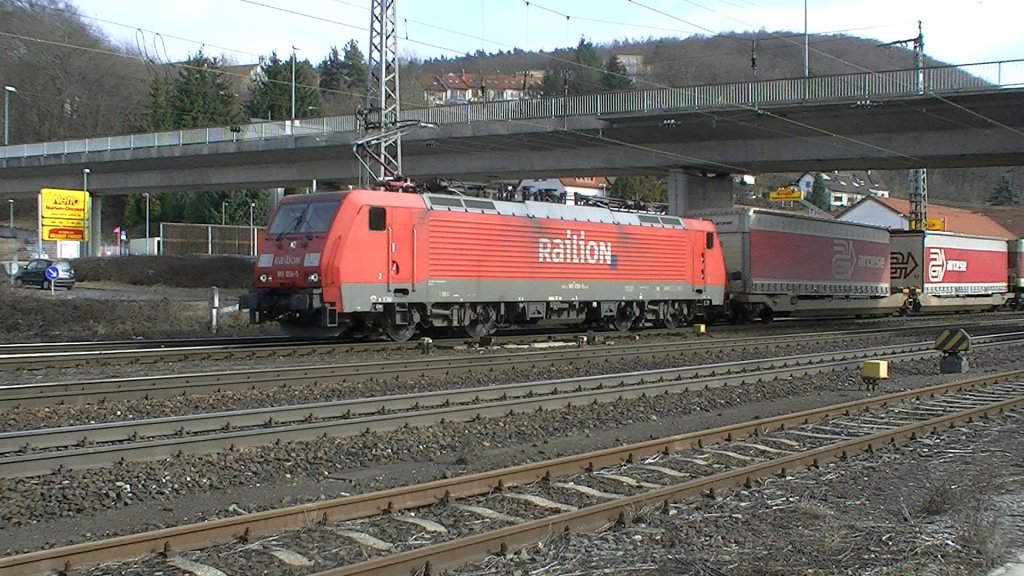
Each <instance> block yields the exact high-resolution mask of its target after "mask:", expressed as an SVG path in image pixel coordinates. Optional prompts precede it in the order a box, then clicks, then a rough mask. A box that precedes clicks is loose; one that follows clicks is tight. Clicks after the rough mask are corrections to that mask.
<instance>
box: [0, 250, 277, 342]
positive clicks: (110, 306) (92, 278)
mask: <svg viewBox="0 0 1024 576" xmlns="http://www.w3.org/2000/svg"><path fill="white" fill-rule="evenodd" d="M74 265H75V270H76V273H77V276H78V279H79V285H78V286H76V287H75V289H74V290H72V291H66V290H57V291H56V292H55V293H54V294H53V295H52V296H51V295H50V293H49V292H48V291H45V290H36V289H32V288H21V289H18V288H14V287H12V286H11V285H10V283H8V282H6V281H4V282H2V283H0V341H3V342H47V341H68V340H71V341H92V340H129V339H138V338H145V339H159V338H185V337H202V336H210V335H211V333H210V311H209V305H208V303H207V298H208V292H209V288H210V287H211V286H217V287H218V288H220V289H221V305H222V306H226V305H230V304H232V303H235V302H237V297H238V295H239V294H240V293H242V292H244V291H245V289H246V288H247V287H248V286H249V282H250V280H249V278H250V276H249V275H250V273H251V270H252V264H251V262H250V261H248V260H246V259H243V258H229V257H218V258H184V257H163V256H161V257H155V256H154V257H133V258H105V259H100V258H86V259H81V260H75V262H74ZM219 328H220V329H219V330H218V333H219V334H220V335H260V334H267V333H270V332H272V331H274V328H273V327H263V328H261V329H257V328H255V327H251V326H249V325H248V316H247V315H245V314H240V313H227V314H223V315H222V316H221V319H220V326H219Z"/></svg>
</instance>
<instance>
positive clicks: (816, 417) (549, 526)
mask: <svg viewBox="0 0 1024 576" xmlns="http://www.w3.org/2000/svg"><path fill="white" fill-rule="evenodd" d="M1022 376H1024V370H1017V371H1013V372H1007V373H1003V374H996V375H991V376H986V377H983V378H977V379H972V380H965V381H960V382H954V383H947V384H939V385H935V386H930V387H925V388H919V389H914V390H906V391H901V392H895V393H892V394H887V395H883V396H878V397H873V398H867V399H862V400H855V401H851V402H845V403H842V404H837V405H833V406H828V407H824V408H816V409H811V410H805V411H802V412H797V413H793V414H787V415H782V416H775V417H770V418H765V419H761V420H754V421H750V422H745V423H741V424H735V425H729V426H722V427H718V428H714V429H711V430H706V431H700V432H691V433H687V434H681V435H677V436H672V437H668V438H662V439H658V440H649V441H646V442H640V443H637V444H631V445H628V446H621V447H616V448H609V449H605V450H600V451H596V452H591V453H587V454H581V455H574V456H567V457H563V458H558V459H554V460H548V461H543V462H534V463H530V464H525V465H522V466H515V467H511V468H504V469H500V470H494V471H489V472H482V473H478V474H472V475H468V476H462V477H458V478H453V479H446V480H437V481H433V482H427V483H424V484H419V485H415V486H407V487H401V488H393V489H389V490H384V491H380V492H374V493H369V494H361V495H356V496H349V497H345V498H339V499H335V500H328V501H323V502H316V503H311V504H304V505H300V506H292V507H288V508H283V509H279V510H270V511H266V512H259V513H255V514H247V515H243V516H237V517H231V518H223V519H217V520H211V521H208V522H203V523H200V524H191V525H186V526H178V527H173V528H165V529H161V530H156V531H151V532H146V533H143V534H133V535H129V536H122V537H117V538H112V539H108V540H100V541H94V542H86V543H80V544H75V545H71V546H65V547H61V548H54V549H49V550H42V551H37V552H31V553H28V554H22V555H18V556H10V557H6V558H0V576H29V575H36V574H42V573H46V572H48V571H64V572H73V571H74V570H75V569H76V568H80V567H83V566H86V565H97V564H104V563H107V562H111V561H115V560H121V559H125V558H138V557H144V556H147V555H151V554H159V553H166V554H173V553H175V552H181V551H186V550H193V549H198V548H203V547H207V546H211V545H216V544H222V543H227V542H231V541H234V540H238V539H242V540H244V541H252V540H253V539H255V538H259V537H261V536H263V535H267V534H272V533H275V532H281V531H285V530H294V529H299V528H303V527H306V526H309V525H310V524H311V523H324V524H326V523H329V522H340V521H345V520H354V519H358V518H365V517H368V516H372V515H376V514H380V513H383V512H397V511H401V510H406V509H411V508H418V507H423V506H429V505H432V504H435V503H437V502H439V501H447V500H450V499H457V498H467V497H472V496H478V495H481V494H486V493H488V492H491V491H493V490H501V489H504V488H506V487H509V486H516V485H525V484H530V483H532V482H536V481H538V480H541V479H543V478H545V477H553V476H565V475H570V474H576V473H581V472H585V471H587V470H594V469H597V468H603V467H608V466H614V465H619V464H622V463H624V462H633V461H637V460H640V459H643V458H646V457H649V456H652V455H655V454H659V453H665V454H669V453H672V452H678V451H680V450H685V449H689V448H692V447H699V446H704V445H709V444H714V443H718V442H722V441H728V440H732V439H735V438H743V437H747V436H753V435H759V434H763V433H765V432H767V431H770V430H782V429H786V428H790V427H794V426H799V425H801V424H806V423H809V422H817V421H820V420H822V419H825V418H828V417H831V416H836V415H843V414H850V413H853V412H859V411H864V410H869V409H872V408H877V407H883V406H889V405H892V404H897V403H901V402H907V401H910V400H913V399H917V398H925V397H931V396H936V395H941V394H948V393H954V392H959V391H966V390H973V389H978V388H984V387H987V386H992V385H995V384H998V383H1001V382H1005V381H1008V380H1019V379H1020V378H1021V377H1022ZM1021 405H1024V397H1014V398H1012V399H1006V400H999V401H997V402H994V403H991V404H988V405H985V406H981V407H977V408H971V409H968V410H965V411H961V412H957V413H954V414H951V415H946V416H942V417H937V418H932V419H930V420H927V421H920V422H915V423H912V424H908V425H905V426H901V427H898V428H894V429H892V430H888V431H883V432H878V433H875V434H870V435H866V436H862V437H858V438H855V439H852V440H844V441H841V442H837V443H835V444H833V445H830V446H824V447H819V448H814V449H811V450H808V451H805V452H799V453H795V454H791V455H787V456H784V457H782V458H778V459H774V460H769V461H766V462H763V463H759V464H753V465H749V466H746V467H740V468H736V469H734V470H732V471H729V472H723V473H720V474H716V475H713V476H708V477H704V478H701V479H697V480H693V481H688V482H685V483H682V484H678V485H674V486H669V487H665V488H661V489H657V490H655V491H652V492H648V493H645V494H641V495H637V496H633V497H628V498H624V499H621V500H617V501H615V502H612V503H606V504H599V505H597V506H593V507H588V508H585V509H581V510H579V511H576V512H571V513H566V514H560V515H557V516H551V517H548V518H545V519H541V520H537V521H533V522H529V523H526V524H522V525H517V526H512V527H509V528H504V529H499V530H496V531H493V532H488V533H485V534H481V535H477V536H472V537H469V538H466V539H461V540H454V541H450V542H445V543H442V544H437V545H433V546H428V547H425V548H422V549H418V550H414V551H410V552H403V553H400V554H397V555H394V556H391V557H387V558H382V559H378V560H372V561H369V562H364V563H361V564H358V565H354V566H345V567H340V568H336V569H332V570H328V571H324V572H320V573H318V574H316V575H310V576H343V575H344V576H355V575H361V574H375V575H381V576H390V575H403V576H404V575H407V574H409V573H414V572H416V571H420V570H424V569H426V570H428V571H430V573H433V572H434V571H436V570H439V569H444V568H447V567H454V566H456V565H461V564H464V563H466V562H467V561H469V560H470V559H471V558H474V557H480V556H482V555H486V554H492V553H497V552H499V551H501V550H503V549H510V548H515V547H517V546H521V545H524V544H526V543H529V542H532V541H536V540H537V539H541V538H543V537H545V536H547V535H549V534H551V533H555V532H557V531H561V530H563V529H566V528H572V529H587V528H594V527H597V526H601V525H605V524H607V523H609V522H614V521H616V520H617V519H618V517H619V514H620V513H621V512H622V511H624V510H627V509H629V508H637V507H640V506H645V505H654V504H661V503H667V502H671V501H675V500H679V499H682V498H684V497H687V496H689V495H693V494H701V493H705V494H709V495H714V491H715V490H718V489H722V488H727V487H732V486H736V485H739V484H742V483H745V482H750V481H752V480H753V479H755V478H758V477H763V476H767V475H771V474H779V473H783V474H784V473H785V472H786V471H788V470H793V469H796V468H798V467H800V466H814V465H820V464H821V463H822V462H824V461H826V460H828V459H830V458H835V457H847V456H850V455H851V454H854V453H857V452H860V451H870V450H872V449H874V448H875V447H881V446H883V445H885V444H887V443H890V442H894V441H895V440H897V439H906V438H913V437H915V436H916V435H917V434H923V433H928V432H932V431H935V430H938V429H940V428H941V427H944V426H949V425H952V424H955V423H959V422H964V421H970V420H971V419H974V418H980V417H983V416H986V415H990V414H993V413H999V412H1003V411H1005V410H1009V409H1013V408H1017V407H1019V406H1021Z"/></svg>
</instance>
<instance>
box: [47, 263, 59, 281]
mask: <svg viewBox="0 0 1024 576" xmlns="http://www.w3.org/2000/svg"><path fill="white" fill-rule="evenodd" d="M59 276H60V270H57V267H56V266H47V267H46V279H47V280H56V279H57V278H58V277H59Z"/></svg>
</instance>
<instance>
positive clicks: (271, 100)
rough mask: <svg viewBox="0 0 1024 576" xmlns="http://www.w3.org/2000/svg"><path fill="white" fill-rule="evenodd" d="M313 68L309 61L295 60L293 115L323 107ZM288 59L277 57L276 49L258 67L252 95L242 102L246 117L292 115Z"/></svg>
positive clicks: (308, 114) (283, 117)
mask: <svg viewBox="0 0 1024 576" xmlns="http://www.w3.org/2000/svg"><path fill="white" fill-rule="evenodd" d="M317 85H318V82H317V81H316V71H315V70H314V69H313V66H312V65H311V64H310V63H309V60H302V61H301V62H295V85H294V88H295V117H296V118H310V117H314V116H318V115H320V110H321V108H322V107H323V106H322V104H321V102H320V92H319V91H318V90H317V89H315V88H313V86H317ZM292 87H293V86H292V60H291V59H288V60H281V59H280V58H278V57H277V52H272V53H271V54H270V58H268V59H267V60H266V61H264V63H263V65H262V66H260V74H259V76H258V77H257V78H256V79H254V80H253V81H252V90H251V93H252V97H251V98H250V99H249V101H248V102H246V103H245V106H244V107H245V111H246V113H247V114H248V115H249V117H250V118H260V119H267V120H287V119H290V118H291V117H292Z"/></svg>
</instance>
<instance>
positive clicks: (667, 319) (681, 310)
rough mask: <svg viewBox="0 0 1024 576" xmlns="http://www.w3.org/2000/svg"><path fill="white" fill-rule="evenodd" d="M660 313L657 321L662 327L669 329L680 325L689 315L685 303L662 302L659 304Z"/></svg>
mask: <svg viewBox="0 0 1024 576" xmlns="http://www.w3.org/2000/svg"><path fill="white" fill-rule="evenodd" d="M660 313H661V318H660V319H659V322H658V323H659V324H661V327H662V328H668V329H669V330H672V329H675V328H678V327H679V326H681V325H682V324H683V323H684V322H686V321H687V317H688V316H689V314H688V313H687V307H686V304H670V303H664V304H662V305H661V310H660Z"/></svg>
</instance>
